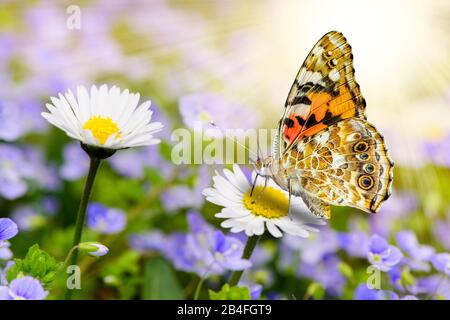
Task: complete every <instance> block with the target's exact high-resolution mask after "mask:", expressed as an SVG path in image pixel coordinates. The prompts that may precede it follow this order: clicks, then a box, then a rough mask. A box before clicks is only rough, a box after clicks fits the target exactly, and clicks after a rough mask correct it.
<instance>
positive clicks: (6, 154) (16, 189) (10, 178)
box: [0, 144, 28, 200]
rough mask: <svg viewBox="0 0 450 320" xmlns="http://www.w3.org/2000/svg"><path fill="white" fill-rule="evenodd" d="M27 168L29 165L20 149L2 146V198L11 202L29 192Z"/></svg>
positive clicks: (0, 162)
mask: <svg viewBox="0 0 450 320" xmlns="http://www.w3.org/2000/svg"><path fill="white" fill-rule="evenodd" d="M27 168H28V164H27V162H26V159H25V156H24V153H23V151H22V150H21V149H20V148H18V147H16V146H12V145H7V144H0V196H3V197H4V198H6V199H9V200H11V199H16V198H19V197H21V196H23V195H24V194H25V193H26V192H27V189H28V186H27V184H26V182H25V180H26V178H27V173H28V172H27Z"/></svg>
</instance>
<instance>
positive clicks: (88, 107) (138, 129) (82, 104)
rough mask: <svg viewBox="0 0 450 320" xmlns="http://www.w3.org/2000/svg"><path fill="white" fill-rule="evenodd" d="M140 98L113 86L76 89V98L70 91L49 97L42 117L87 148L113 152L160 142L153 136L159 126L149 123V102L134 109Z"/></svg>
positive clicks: (150, 112)
mask: <svg viewBox="0 0 450 320" xmlns="http://www.w3.org/2000/svg"><path fill="white" fill-rule="evenodd" d="M139 97H140V95H139V94H132V93H130V92H129V91H128V90H124V91H121V90H120V89H119V88H118V87H116V86H113V87H111V88H108V86H107V85H102V86H100V88H97V87H96V86H92V87H91V88H90V89H89V90H87V89H86V88H85V87H84V86H78V87H77V90H76V95H74V94H73V93H72V91H70V90H69V91H68V92H67V93H66V94H64V95H62V94H59V96H58V97H52V98H50V100H51V104H50V103H49V104H47V105H46V106H47V109H48V111H49V112H44V113H42V116H43V117H44V118H45V119H47V120H48V121H49V122H50V123H51V124H53V125H54V126H56V127H58V128H60V129H61V130H63V131H65V132H66V133H67V135H68V136H70V137H71V138H74V139H77V140H80V141H81V142H82V143H83V144H85V145H89V146H94V147H100V148H105V149H112V150H115V149H124V148H130V147H135V146H146V145H152V144H156V143H159V142H160V141H159V140H158V139H156V138H154V136H153V134H154V133H156V132H158V131H160V130H161V129H162V124H161V123H159V122H151V116H152V111H151V110H150V105H151V103H150V101H146V102H143V103H142V104H141V105H140V106H139V107H137V106H138V103H139Z"/></svg>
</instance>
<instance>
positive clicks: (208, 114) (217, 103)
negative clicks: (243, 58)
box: [179, 93, 259, 137]
mask: <svg viewBox="0 0 450 320" xmlns="http://www.w3.org/2000/svg"><path fill="white" fill-rule="evenodd" d="M179 110H180V113H181V116H182V118H183V122H184V123H185V125H186V126H187V127H189V128H191V129H193V130H195V131H197V130H201V129H202V127H201V125H205V128H203V129H204V130H205V134H209V135H210V136H212V137H220V136H221V133H219V132H216V131H214V128H213V127H211V126H210V125H209V123H210V122H211V121H214V122H215V123H216V124H217V126H218V128H220V129H223V130H225V129H243V130H246V129H250V128H256V127H258V124H259V117H257V116H256V114H255V113H254V112H251V110H250V109H249V108H248V107H247V106H244V105H241V104H240V103H237V102H235V101H231V100H230V99H228V98H227V97H225V96H223V95H220V94H216V93H195V94H190V95H186V96H183V97H181V98H180V101H179ZM236 114H239V117H236ZM206 130H208V131H206Z"/></svg>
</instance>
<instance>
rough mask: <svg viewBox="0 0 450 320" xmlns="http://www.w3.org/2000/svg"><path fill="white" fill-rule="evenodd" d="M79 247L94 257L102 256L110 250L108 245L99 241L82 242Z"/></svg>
mask: <svg viewBox="0 0 450 320" xmlns="http://www.w3.org/2000/svg"><path fill="white" fill-rule="evenodd" d="M78 248H79V250H80V251H84V252H86V253H87V254H88V255H90V256H93V257H102V256H104V255H105V254H107V253H108V252H109V249H108V248H107V247H106V246H104V245H103V244H101V243H98V242H82V243H80V244H79V245H78Z"/></svg>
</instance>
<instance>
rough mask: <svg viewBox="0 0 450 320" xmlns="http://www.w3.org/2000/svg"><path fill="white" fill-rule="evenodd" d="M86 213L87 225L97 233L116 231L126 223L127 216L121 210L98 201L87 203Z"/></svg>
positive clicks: (120, 229) (112, 232)
mask: <svg viewBox="0 0 450 320" xmlns="http://www.w3.org/2000/svg"><path fill="white" fill-rule="evenodd" d="M87 214H88V216H87V226H88V227H89V228H90V229H92V230H94V231H97V232H98V233H103V234H114V233H118V232H120V231H122V230H123V229H124V228H125V225H126V223H127V217H126V215H125V213H124V212H123V211H122V210H119V209H116V208H108V207H106V206H104V205H102V204H100V203H91V204H89V206H88V209H87Z"/></svg>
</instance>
